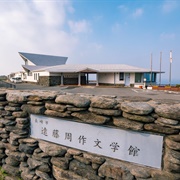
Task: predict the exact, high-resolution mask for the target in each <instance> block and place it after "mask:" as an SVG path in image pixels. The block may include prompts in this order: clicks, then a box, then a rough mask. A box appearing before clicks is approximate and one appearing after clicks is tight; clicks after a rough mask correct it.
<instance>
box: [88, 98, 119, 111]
mask: <svg viewBox="0 0 180 180" xmlns="http://www.w3.org/2000/svg"><path fill="white" fill-rule="evenodd" d="M116 106H117V101H116V100H115V99H114V98H113V99H112V98H105V97H100V96H95V97H93V98H91V107H94V108H102V109H115V108H116Z"/></svg>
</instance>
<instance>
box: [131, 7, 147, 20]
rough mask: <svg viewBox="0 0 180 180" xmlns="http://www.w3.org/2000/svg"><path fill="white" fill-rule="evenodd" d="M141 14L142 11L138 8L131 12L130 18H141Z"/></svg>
mask: <svg viewBox="0 0 180 180" xmlns="http://www.w3.org/2000/svg"><path fill="white" fill-rule="evenodd" d="M143 13H144V11H143V9H142V8H138V9H136V10H135V11H134V12H133V14H132V16H133V18H138V17H141V16H142V15H143Z"/></svg>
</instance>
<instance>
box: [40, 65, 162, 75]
mask: <svg viewBox="0 0 180 180" xmlns="http://www.w3.org/2000/svg"><path fill="white" fill-rule="evenodd" d="M37 71H48V72H54V73H59V72H61V73H77V72H92V73H93V72H94V73H96V72H99V73H114V72H127V73H130V72H141V73H145V72H151V70H150V69H146V68H139V67H135V66H129V65H125V64H65V65H59V66H52V67H45V68H42V69H38V70H37ZM152 72H157V73H158V72H159V71H152Z"/></svg>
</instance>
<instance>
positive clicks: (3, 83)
mask: <svg viewBox="0 0 180 180" xmlns="http://www.w3.org/2000/svg"><path fill="white" fill-rule="evenodd" d="M1 87H4V88H13V89H15V88H16V85H15V84H11V83H8V82H5V81H0V88H1Z"/></svg>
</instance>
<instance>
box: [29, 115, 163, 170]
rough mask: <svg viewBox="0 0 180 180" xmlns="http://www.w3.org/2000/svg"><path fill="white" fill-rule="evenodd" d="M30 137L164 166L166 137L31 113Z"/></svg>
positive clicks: (140, 162)
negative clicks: (163, 153)
mask: <svg viewBox="0 0 180 180" xmlns="http://www.w3.org/2000/svg"><path fill="white" fill-rule="evenodd" d="M30 117H31V137H33V138H38V139H42V140H47V141H49V142H54V143H57V144H60V145H64V146H68V147H72V148H77V149H80V150H84V151H88V152H91V153H96V154H99V155H104V156H107V157H112V158H116V159H120V160H124V161H128V162H134V163H138V164H142V165H145V166H150V167H154V168H161V157H162V145H163V136H159V135H153V134H148V133H139V132H134V131H127V130H121V129H115V128H108V127H102V126H97V125H91V124H84V123H79V122H72V121H68V120H63V119H59V118H52V117H47V116H41V115H33V114H32V115H31V116H30Z"/></svg>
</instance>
